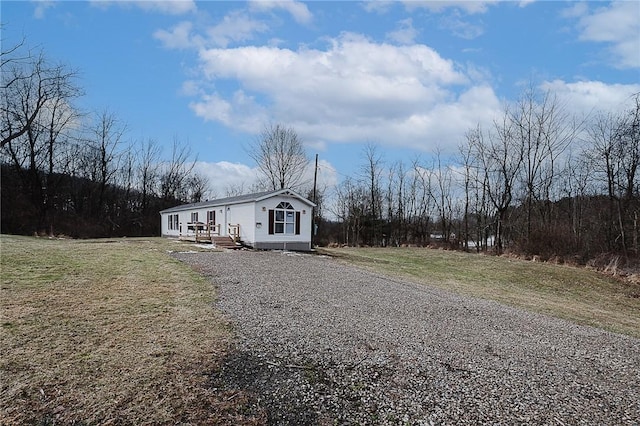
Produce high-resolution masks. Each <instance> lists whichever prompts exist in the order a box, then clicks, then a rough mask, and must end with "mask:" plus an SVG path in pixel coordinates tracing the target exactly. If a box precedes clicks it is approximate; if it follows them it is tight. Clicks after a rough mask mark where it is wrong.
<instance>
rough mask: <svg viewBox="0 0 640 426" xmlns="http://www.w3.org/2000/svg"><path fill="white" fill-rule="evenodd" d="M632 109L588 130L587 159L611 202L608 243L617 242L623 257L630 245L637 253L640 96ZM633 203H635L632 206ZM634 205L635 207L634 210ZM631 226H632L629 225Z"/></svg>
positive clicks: (604, 116)
mask: <svg viewBox="0 0 640 426" xmlns="http://www.w3.org/2000/svg"><path fill="white" fill-rule="evenodd" d="M634 103H635V105H634V106H633V107H632V108H631V109H629V110H628V111H625V112H624V113H622V114H620V115H614V114H601V115H599V116H598V118H597V120H596V121H595V122H594V124H593V125H592V126H591V127H590V128H589V130H588V134H589V139H590V142H591V148H590V149H589V150H588V151H587V157H588V158H589V159H590V163H591V165H592V167H593V170H594V172H595V173H596V176H598V177H599V178H600V180H601V181H602V182H604V184H605V186H606V193H607V195H608V197H609V200H610V217H611V218H612V221H611V222H610V223H611V224H612V226H613V227H614V228H615V233H616V235H611V237H610V241H616V242H618V247H612V248H620V249H621V250H622V251H623V252H624V253H627V250H628V249H629V241H628V240H629V237H628V233H629V232H628V230H629V231H631V234H632V235H633V237H632V238H631V241H632V242H631V244H632V247H633V249H634V251H637V239H638V238H637V232H638V230H637V215H638V203H637V198H638V188H640V183H638V168H639V166H640V95H636V96H635V97H634ZM634 201H636V202H635V203H634ZM634 204H635V206H634ZM631 223H633V225H630V224H631Z"/></svg>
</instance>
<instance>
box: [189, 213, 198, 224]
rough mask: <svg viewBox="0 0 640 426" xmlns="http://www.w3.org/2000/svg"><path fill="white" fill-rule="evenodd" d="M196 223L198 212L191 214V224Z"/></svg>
mask: <svg viewBox="0 0 640 426" xmlns="http://www.w3.org/2000/svg"><path fill="white" fill-rule="evenodd" d="M196 222H198V212H193V213H191V223H196Z"/></svg>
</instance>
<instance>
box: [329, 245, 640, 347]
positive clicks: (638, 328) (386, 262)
mask: <svg viewBox="0 0 640 426" xmlns="http://www.w3.org/2000/svg"><path fill="white" fill-rule="evenodd" d="M322 251H323V252H326V253H328V254H330V255H332V256H336V257H340V258H343V259H344V260H346V261H348V262H351V263H354V264H357V265H359V266H362V267H365V268H368V269H373V270H375V271H378V272H380V273H384V274H387V275H392V276H401V277H406V278H409V279H411V280H413V281H417V282H420V283H424V284H428V285H432V286H436V287H439V288H444V289H449V290H451V291H454V292H457V293H460V294H465V295H470V296H475V297H481V298H485V299H491V300H495V301H498V302H501V303H505V304H508V305H512V306H517V307H521V308H525V309H529V310H531V311H535V312H541V313H545V314H549V315H553V316H556V317H559V318H565V319H568V320H570V321H574V322H576V323H579V324H586V325H591V326H594V327H599V328H602V329H605V330H609V331H613V332H617V333H623V334H628V335H631V336H634V337H640V286H638V285H632V284H628V283H623V282H620V281H618V280H616V279H614V278H611V277H607V276H604V275H602V274H599V273H597V272H594V271H591V270H588V269H585V268H578V267H572V266H564V265H553V264H546V263H537V262H530V261H525V260H518V259H509V258H505V257H495V256H484V255H477V254H470V253H462V252H455V251H445V250H433V249H424V248H343V249H322Z"/></svg>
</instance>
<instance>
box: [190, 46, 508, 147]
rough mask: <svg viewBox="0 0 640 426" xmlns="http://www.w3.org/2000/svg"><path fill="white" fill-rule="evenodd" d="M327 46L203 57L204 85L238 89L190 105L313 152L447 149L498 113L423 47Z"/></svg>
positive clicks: (216, 52) (480, 91)
mask: <svg viewBox="0 0 640 426" xmlns="http://www.w3.org/2000/svg"><path fill="white" fill-rule="evenodd" d="M329 43H330V44H329V46H328V47H327V49H326V50H319V49H307V48H300V49H298V50H296V51H294V50H289V49H283V48H277V47H267V46H262V47H255V46H248V47H238V48H234V49H203V50H201V51H200V58H201V64H202V71H203V74H204V76H205V79H206V80H207V82H209V83H210V82H214V83H215V81H217V80H218V79H222V80H226V79H233V80H235V81H236V82H237V84H238V85H239V86H240V89H239V90H237V91H236V92H234V93H228V94H223V93H220V92H219V91H218V92H213V93H212V92H210V91H209V92H207V93H206V94H204V95H203V96H201V97H200V98H199V99H197V100H196V101H194V102H193V103H192V104H191V107H192V109H193V110H194V111H195V113H196V114H197V115H198V116H200V117H203V118H204V119H206V120H212V121H217V122H221V123H223V124H225V125H227V126H230V127H232V128H236V129H241V130H244V131H250V132H252V133H255V132H257V131H259V129H260V128H261V127H262V126H263V125H264V123H266V122H282V123H285V124H287V125H290V126H293V127H294V128H295V129H296V130H297V131H298V132H299V134H300V135H301V136H302V137H303V139H304V140H308V141H312V143H313V144H315V145H316V146H322V145H323V144H326V143H330V142H359V141H364V140H376V141H380V142H381V143H386V144H388V145H396V146H410V147H416V148H419V149H424V150H429V149H431V147H432V144H434V143H440V144H451V146H453V147H455V146H456V145H457V144H458V143H459V140H455V139H456V138H457V136H455V135H460V137H461V136H462V135H463V134H464V132H465V131H466V130H467V129H468V128H469V127H473V126H475V125H476V124H477V123H478V122H479V121H486V120H489V121H490V116H491V115H492V114H493V112H494V111H495V110H496V108H498V107H499V105H498V104H499V102H498V100H497V98H496V96H495V94H494V93H493V91H492V89H491V88H489V87H488V86H484V85H481V86H479V87H474V86H472V85H471V81H470V78H469V75H468V74H465V73H464V72H463V71H462V70H460V69H458V67H457V66H456V65H455V64H454V63H453V62H452V61H450V60H447V59H445V58H442V57H441V56H440V55H439V54H438V53H437V52H435V51H434V50H433V49H431V48H430V47H428V46H425V45H411V46H394V45H389V44H377V43H374V42H371V41H369V40H367V39H366V38H364V37H362V36H359V35H355V34H348V33H347V34H343V35H342V36H340V37H339V38H337V39H332V40H330V41H329ZM473 74H477V72H475V71H474V72H473ZM452 134H453V135H454V136H450V135H452Z"/></svg>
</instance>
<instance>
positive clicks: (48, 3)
mask: <svg viewBox="0 0 640 426" xmlns="http://www.w3.org/2000/svg"><path fill="white" fill-rule="evenodd" d="M34 3H35V5H36V7H35V9H34V10H33V17H34V18H36V19H43V18H44V16H45V14H46V12H47V9H51V8H52V7H54V6H55V5H56V4H55V2H54V1H52V0H35V1H34Z"/></svg>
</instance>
